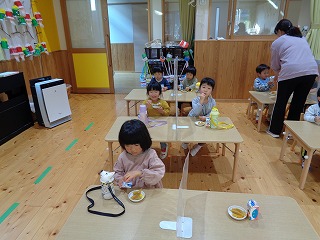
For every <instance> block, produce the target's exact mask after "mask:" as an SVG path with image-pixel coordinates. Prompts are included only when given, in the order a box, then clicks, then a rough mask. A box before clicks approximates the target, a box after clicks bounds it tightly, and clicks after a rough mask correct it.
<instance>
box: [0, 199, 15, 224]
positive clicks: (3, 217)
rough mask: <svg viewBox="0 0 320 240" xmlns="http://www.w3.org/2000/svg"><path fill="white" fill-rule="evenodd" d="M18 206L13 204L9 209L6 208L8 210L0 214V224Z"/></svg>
mask: <svg viewBox="0 0 320 240" xmlns="http://www.w3.org/2000/svg"><path fill="white" fill-rule="evenodd" d="M18 206H19V203H17V202H16V203H14V204H12V205H11V207H9V208H8V210H7V211H6V212H5V213H4V214H2V216H0V224H1V223H2V222H3V221H4V220H5V219H6V218H7V217H8V216H9V215H10V213H12V212H13V210H15V209H16V207H18Z"/></svg>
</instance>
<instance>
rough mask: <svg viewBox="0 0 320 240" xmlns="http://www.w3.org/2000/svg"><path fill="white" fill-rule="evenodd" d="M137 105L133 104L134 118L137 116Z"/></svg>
mask: <svg viewBox="0 0 320 240" xmlns="http://www.w3.org/2000/svg"><path fill="white" fill-rule="evenodd" d="M137 104H138V102H137V101H135V102H134V115H135V116H137V112H138V111H137Z"/></svg>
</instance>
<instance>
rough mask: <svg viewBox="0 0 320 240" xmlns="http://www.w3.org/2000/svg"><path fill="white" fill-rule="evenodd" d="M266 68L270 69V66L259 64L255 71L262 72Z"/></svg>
mask: <svg viewBox="0 0 320 240" xmlns="http://www.w3.org/2000/svg"><path fill="white" fill-rule="evenodd" d="M266 69H268V70H269V69H270V67H269V66H268V65H266V64H260V65H259V66H258V67H257V68H256V72H257V73H262V71H264V70H266Z"/></svg>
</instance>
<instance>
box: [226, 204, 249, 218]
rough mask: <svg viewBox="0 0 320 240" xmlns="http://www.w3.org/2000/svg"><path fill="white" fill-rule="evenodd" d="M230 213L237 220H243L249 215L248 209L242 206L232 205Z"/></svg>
mask: <svg viewBox="0 0 320 240" xmlns="http://www.w3.org/2000/svg"><path fill="white" fill-rule="evenodd" d="M228 214H229V215H230V217H232V218H233V219H235V220H243V219H245V218H246V217H247V211H246V210H245V209H244V208H243V207H240V206H236V205H233V206H230V207H229V208H228Z"/></svg>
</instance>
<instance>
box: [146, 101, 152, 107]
mask: <svg viewBox="0 0 320 240" xmlns="http://www.w3.org/2000/svg"><path fill="white" fill-rule="evenodd" d="M146 105H147V108H150V107H152V101H151V100H150V99H149V100H147V101H146Z"/></svg>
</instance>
